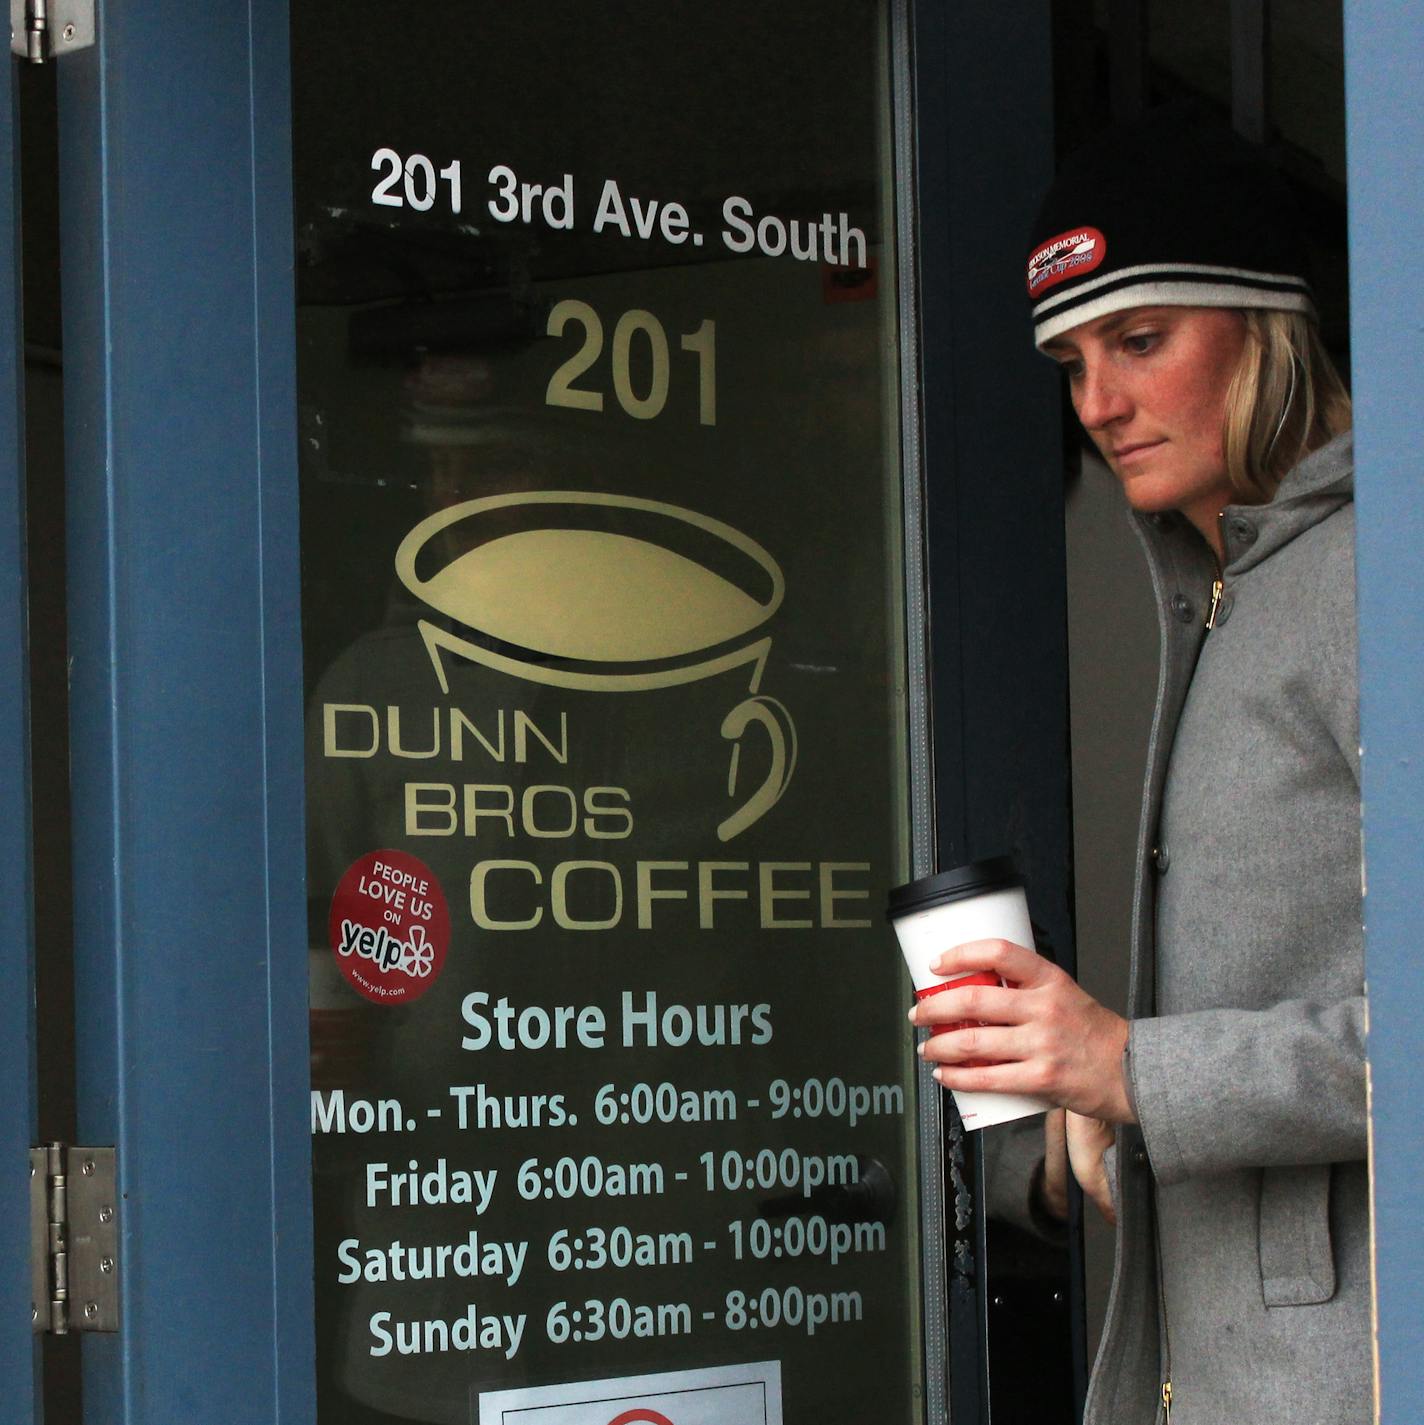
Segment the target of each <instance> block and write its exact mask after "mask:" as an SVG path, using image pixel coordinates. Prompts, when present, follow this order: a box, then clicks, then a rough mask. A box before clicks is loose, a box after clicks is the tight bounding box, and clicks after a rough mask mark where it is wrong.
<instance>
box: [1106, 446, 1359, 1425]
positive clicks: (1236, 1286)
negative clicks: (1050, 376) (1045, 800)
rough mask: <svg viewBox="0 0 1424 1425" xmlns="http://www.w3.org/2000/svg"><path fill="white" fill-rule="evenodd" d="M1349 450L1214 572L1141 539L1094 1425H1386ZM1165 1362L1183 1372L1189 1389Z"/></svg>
mask: <svg viewBox="0 0 1424 1425" xmlns="http://www.w3.org/2000/svg"><path fill="white" fill-rule="evenodd" d="M1352 491H1353V471H1352V453H1351V443H1350V437H1349V436H1348V435H1345V436H1341V437H1339V438H1338V439H1336V440H1334V441H1332V442H1331V443H1330V444H1329V445H1327V446H1325V447H1324V448H1322V449H1321V450H1318V451H1316V452H1315V453H1314V454H1313V455H1311V456H1310V457H1308V458H1307V459H1306V460H1304V461H1303V462H1302V463H1301V464H1300V465H1299V466H1298V467H1297V468H1296V469H1295V470H1294V471H1292V472H1291V474H1290V475H1289V476H1288V477H1287V478H1286V480H1285V481H1284V482H1283V484H1282V485H1281V487H1280V489H1279V491H1278V492H1277V494H1276V497H1275V499H1274V500H1273V501H1272V502H1271V503H1270V504H1268V505H1264V506H1232V507H1231V508H1229V509H1228V510H1227V511H1226V512H1225V515H1224V517H1223V534H1224V539H1225V544H1226V559H1225V565H1224V568H1223V570H1222V571H1221V578H1222V582H1223V586H1224V588H1223V593H1222V597H1221V601H1220V604H1219V607H1218V611H1217V615H1216V626H1215V628H1214V629H1213V630H1212V631H1211V632H1209V633H1208V632H1207V631H1206V628H1205V622H1206V617H1207V613H1208V608H1209V605H1210V601H1211V590H1212V582H1213V580H1214V578H1215V577H1216V573H1217V571H1216V567H1215V561H1214V559H1213V558H1212V556H1211V554H1210V553H1209V551H1208V550H1207V547H1206V544H1205V542H1204V541H1203V540H1202V539H1201V538H1200V536H1199V535H1198V534H1197V533H1196V531H1194V530H1193V529H1192V528H1191V527H1190V526H1189V525H1187V524H1186V522H1185V521H1184V520H1183V519H1181V518H1180V517H1179V516H1177V515H1165V516H1148V517H1145V518H1144V517H1138V518H1137V523H1138V525H1139V529H1140V532H1141V535H1142V540H1143V543H1144V545H1145V547H1146V550H1147V555H1148V562H1149V564H1150V566H1151V573H1152V580H1153V587H1154V591H1155V594H1156V599H1157V605H1158V613H1159V618H1160V620H1161V634H1162V659H1161V671H1160V675H1159V682H1158V690H1157V708H1156V714H1155V717H1154V720H1153V730H1152V736H1151V740H1150V743H1149V749H1148V765H1147V779H1146V787H1145V791H1144V799H1143V810H1142V822H1141V828H1140V842H1139V849H1138V873H1137V890H1136V906H1135V912H1134V920H1133V959H1132V990H1131V996H1132V999H1131V1010H1130V1012H1131V1018H1132V1025H1131V1030H1130V1033H1129V1039H1128V1050H1127V1054H1126V1056H1125V1059H1124V1066H1125V1069H1126V1075H1127V1083H1128V1090H1129V1094H1130V1096H1131V1098H1132V1101H1133V1104H1134V1106H1135V1108H1136V1111H1137V1115H1138V1119H1139V1123H1138V1124H1136V1125H1131V1126H1128V1127H1126V1128H1124V1129H1122V1130H1121V1131H1120V1133H1119V1135H1118V1141H1117V1146H1116V1149H1115V1152H1114V1153H1113V1154H1110V1155H1109V1156H1110V1158H1111V1159H1113V1160H1114V1161H1112V1162H1110V1164H1109V1167H1110V1176H1111V1177H1112V1178H1113V1179H1114V1189H1115V1194H1116V1197H1117V1201H1118V1229H1117V1264H1116V1271H1115V1277H1114V1282H1113V1288H1112V1293H1111V1296H1110V1299H1109V1306H1108V1318H1107V1323H1106V1327H1105V1330H1104V1334H1103V1341H1102V1346H1101V1348H1100V1350H1099V1353H1098V1358H1097V1362H1096V1364H1095V1366H1094V1372H1093V1378H1092V1382H1091V1385H1090V1388H1089V1393H1088V1407H1087V1412H1086V1417H1085V1420H1086V1425H1146V1423H1147V1422H1151V1421H1153V1420H1156V1419H1161V1418H1162V1409H1161V1382H1162V1380H1163V1379H1164V1378H1165V1377H1166V1375H1167V1373H1168V1371H1169V1370H1170V1376H1171V1380H1172V1387H1173V1390H1172V1420H1173V1422H1174V1425H1232V1422H1243V1425H1244V1422H1250V1425H1274V1423H1275V1422H1280V1423H1281V1425H1285V1422H1290V1423H1291V1425H1303V1423H1304V1422H1310V1425H1337V1422H1338V1425H1343V1422H1347V1421H1348V1422H1365V1421H1368V1420H1370V1419H1371V1418H1372V1397H1371V1372H1370V1354H1369V1337H1370V1274H1369V1273H1370V1264H1369V1191H1368V1178H1367V1172H1366V1164H1365V1155H1366V1107H1365V1005H1364V948H1363V935H1362V930H1361V899H1360V896H1361V892H1360V791H1359V739H1358V731H1357V729H1358V713H1357V707H1358V693H1357V675H1356V663H1355V599H1354V587H1355V576H1354V505H1353V501H1352ZM1169 1360H1170V1365H1169V1364H1168V1362H1169Z"/></svg>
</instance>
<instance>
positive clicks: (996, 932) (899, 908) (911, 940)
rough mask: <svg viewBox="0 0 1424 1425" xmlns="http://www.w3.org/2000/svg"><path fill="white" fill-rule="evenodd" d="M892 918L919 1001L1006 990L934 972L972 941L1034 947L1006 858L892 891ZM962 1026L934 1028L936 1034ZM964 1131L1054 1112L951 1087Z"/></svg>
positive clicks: (986, 979)
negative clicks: (953, 990)
mask: <svg viewBox="0 0 1424 1425" xmlns="http://www.w3.org/2000/svg"><path fill="white" fill-rule="evenodd" d="M890 921H891V924H892V925H894V927H895V935H896V938H897V939H898V940H899V942H900V950H901V953H902V954H903V955H904V957H905V964H906V965H907V966H908V967H909V970H910V979H911V981H912V982H913V983H914V986H915V998H916V999H920V1000H923V999H930V998H932V997H933V996H934V995H936V994H938V993H939V992H940V991H941V990H943V989H945V988H946V987H947V986H949V985H953V984H971V985H976V984H982V985H1002V984H1003V983H1004V982H1003V980H1001V979H1000V978H999V976H998V975H995V974H993V973H990V972H987V971H982V972H981V971H969V972H966V973H964V974H960V975H936V974H934V973H933V972H932V971H931V970H930V966H931V965H932V964H933V963H934V962H935V961H936V960H937V959H938V958H939V957H940V956H941V955H942V954H943V953H944V952H945V951H946V950H948V949H950V948H951V947H952V946H955V945H963V944H965V943H966V942H967V941H970V940H1009V941H1012V942H1013V943H1014V944H1015V945H1023V946H1026V947H1027V948H1028V949H1030V950H1032V949H1033V948H1034V943H1033V926H1032V925H1031V924H1030V923H1029V918H1028V901H1027V899H1026V898H1025V896H1024V887H1023V881H1022V879H1021V878H1020V877H1019V875H1018V873H1017V872H1016V871H1015V870H1014V865H1013V862H1012V861H1011V860H1009V858H1008V857H997V858H995V859H993V860H988V861H971V862H970V863H969V864H968V865H967V866H956V867H955V868H954V869H953V870H951V871H941V872H939V873H938V874H937V875H933V876H925V877H923V878H922V879H920V880H918V881H911V882H909V884H908V885H904V886H896V887H895V888H894V889H893V890H892V891H891V892H890ZM962 1023H963V1021H961V1022H960V1024H942V1025H935V1026H933V1027H932V1029H931V1032H932V1033H942V1032H944V1031H945V1030H946V1029H952V1028H959V1027H961V1025H962ZM951 1092H952V1093H953V1095H954V1104H955V1107H956V1108H957V1109H958V1110H959V1116H960V1118H961V1119H962V1120H963V1121H964V1126H965V1127H966V1128H988V1127H990V1126H991V1125H992V1124H995V1123H1008V1122H1011V1121H1012V1120H1013V1119H1016V1118H1027V1117H1029V1116H1030V1115H1031V1114H1035V1113H1044V1112H1046V1111H1047V1110H1048V1109H1050V1108H1052V1106H1053V1105H1052V1104H1050V1103H1049V1102H1047V1100H1045V1099H1041V1098H1034V1097H1031V1096H1030V1095H1028V1094H1015V1093H964V1092H962V1091H961V1090H959V1089H953V1090H951Z"/></svg>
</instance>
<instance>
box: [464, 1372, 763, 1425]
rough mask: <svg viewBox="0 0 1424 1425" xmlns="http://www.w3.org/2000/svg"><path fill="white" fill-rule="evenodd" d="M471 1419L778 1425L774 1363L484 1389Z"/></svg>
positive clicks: (487, 1423) (539, 1424)
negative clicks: (519, 1387)
mask: <svg viewBox="0 0 1424 1425" xmlns="http://www.w3.org/2000/svg"><path fill="white" fill-rule="evenodd" d="M479 1425H781V1363H780V1361H756V1362H753V1363H752V1364H750V1365H742V1366H714V1367H710V1368H708V1369H705V1370H697V1371H663V1372H660V1373H659V1374H657V1375H646V1376H625V1377H623V1378H622V1379H615V1380H586V1381H573V1382H569V1383H567V1384H564V1385H545V1386H529V1387H525V1388H523V1389H519V1390H499V1391H493V1392H486V1393H485V1394H483V1395H481V1396H480V1413H479Z"/></svg>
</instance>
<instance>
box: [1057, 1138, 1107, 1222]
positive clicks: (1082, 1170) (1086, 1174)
mask: <svg viewBox="0 0 1424 1425" xmlns="http://www.w3.org/2000/svg"><path fill="white" fill-rule="evenodd" d="M1065 1127H1066V1131H1067V1138H1068V1161H1069V1162H1070V1163H1071V1164H1072V1165H1073V1176H1074V1177H1075V1178H1077V1179H1078V1186H1079V1187H1080V1188H1082V1189H1083V1192H1084V1193H1085V1194H1086V1195H1087V1196H1088V1197H1090V1198H1091V1199H1092V1200H1093V1202H1094V1203H1096V1204H1097V1208H1098V1211H1099V1212H1101V1213H1102V1215H1103V1216H1104V1217H1106V1218H1107V1220H1108V1221H1109V1222H1114V1223H1115V1222H1116V1221H1117V1211H1116V1209H1115V1208H1114V1207H1113V1200H1112V1193H1111V1192H1110V1191H1109V1190H1108V1175H1107V1171H1106V1169H1104V1167H1103V1154H1104V1153H1106V1152H1107V1150H1108V1149H1109V1148H1111V1147H1112V1145H1113V1140H1114V1139H1115V1138H1116V1137H1117V1132H1116V1130H1115V1129H1114V1128H1113V1126H1112V1124H1111V1123H1104V1122H1103V1120H1102V1119H1101V1118H1084V1117H1083V1115H1082V1114H1080V1113H1069V1114H1068V1118H1067V1123H1066V1125H1065Z"/></svg>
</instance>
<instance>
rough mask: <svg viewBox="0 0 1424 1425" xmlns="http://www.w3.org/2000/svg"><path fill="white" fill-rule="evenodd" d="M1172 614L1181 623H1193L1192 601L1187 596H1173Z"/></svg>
mask: <svg viewBox="0 0 1424 1425" xmlns="http://www.w3.org/2000/svg"><path fill="white" fill-rule="evenodd" d="M1172 613H1173V614H1174V615H1175V617H1176V619H1177V621H1178V622H1179V623H1191V621H1192V618H1193V614H1192V601H1191V600H1190V599H1189V598H1188V597H1187V596H1186V595H1185V594H1173V595H1172Z"/></svg>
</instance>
